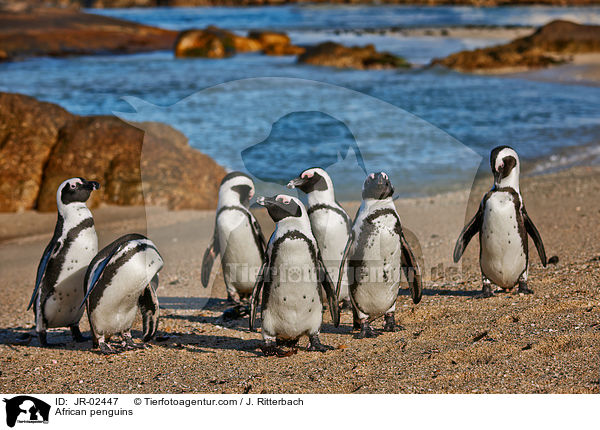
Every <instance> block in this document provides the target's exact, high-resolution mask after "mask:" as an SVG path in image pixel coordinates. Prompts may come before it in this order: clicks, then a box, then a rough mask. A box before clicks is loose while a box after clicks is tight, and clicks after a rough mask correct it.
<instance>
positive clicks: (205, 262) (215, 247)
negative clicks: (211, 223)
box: [200, 225, 219, 288]
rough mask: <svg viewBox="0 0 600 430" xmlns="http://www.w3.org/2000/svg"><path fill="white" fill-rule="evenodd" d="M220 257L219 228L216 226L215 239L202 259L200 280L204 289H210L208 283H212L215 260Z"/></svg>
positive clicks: (213, 238)
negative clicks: (211, 276) (211, 277)
mask: <svg viewBox="0 0 600 430" xmlns="http://www.w3.org/2000/svg"><path fill="white" fill-rule="evenodd" d="M217 255H219V237H218V232H217V226H216V225H215V232H214V234H213V237H212V239H211V241H210V243H209V245H208V248H206V251H204V257H203V258H202V272H201V274H200V280H201V282H202V286H203V287H204V288H206V287H208V282H209V281H210V274H211V272H212V267H213V264H214V262H215V258H217Z"/></svg>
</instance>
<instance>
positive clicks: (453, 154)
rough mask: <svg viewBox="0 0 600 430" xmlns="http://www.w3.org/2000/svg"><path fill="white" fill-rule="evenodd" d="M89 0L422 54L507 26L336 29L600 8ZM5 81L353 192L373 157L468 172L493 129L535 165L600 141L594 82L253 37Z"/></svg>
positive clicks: (409, 175)
mask: <svg viewBox="0 0 600 430" xmlns="http://www.w3.org/2000/svg"><path fill="white" fill-rule="evenodd" d="M94 12H96V13H103V14H108V15H111V16H115V17H120V18H125V19H130V20H135V21H138V22H142V23H146V24H151V25H157V26H161V27H165V28H172V29H184V28H190V27H204V26H206V25H209V24H216V25H218V26H221V27H226V28H229V29H232V30H235V31H246V30H248V29H253V28H271V29H278V30H283V31H287V32H288V33H289V34H290V35H291V37H292V41H293V42H294V43H299V44H302V43H316V42H319V41H324V40H332V39H333V40H338V41H342V42H344V43H350V44H365V43H374V44H375V45H376V46H377V47H378V48H379V49H385V50H388V51H391V52H394V53H396V54H399V55H403V56H405V57H406V58H407V59H409V60H410V61H412V62H415V63H419V64H426V63H428V62H429V61H430V60H431V59H432V58H434V57H442V56H445V55H448V54H449V53H451V52H455V51H458V50H461V49H470V48H473V47H478V46H486V45H490V44H495V43H502V42H504V41H503V40H499V39H497V38H489V39H460V38H439V37H405V36H402V35H401V34H399V33H397V32H393V31H392V32H382V33H383V34H379V33H375V34H373V33H369V34H364V35H360V34H356V33H347V32H341V33H340V32H338V31H336V30H340V29H390V28H396V27H423V26H425V27H429V26H463V25H515V26H529V25H539V24H544V23H545V22H548V21H550V20H551V19H555V18H567V19H572V20H577V21H579V22H589V23H596V22H599V21H600V7H589V8H543V7H520V8H510V7H506V8H481V9H480V8H470V7H399V6H335V7H333V6H330V7H326V6H297V5H296V6H284V7H252V8H198V9H113V10H103V11H94ZM0 90H2V91H12V92H19V93H25V94H29V95H32V96H34V97H36V98H39V99H43V100H47V101H51V102H54V103H58V104H60V105H61V106H63V107H65V108H66V109H68V110H70V111H71V112H74V113H77V114H82V115H91V114H112V113H115V114H117V115H119V116H121V117H122V118H124V119H126V120H132V121H147V120H152V121H162V122H166V123H168V124H171V125H173V126H174V127H176V128H177V129H179V130H180V131H182V132H183V133H184V134H185V135H186V136H187V137H188V138H189V140H190V144H191V145H192V146H194V147H196V148H198V149H200V150H202V151H203V152H205V153H207V154H209V155H210V156H212V157H213V158H214V159H215V160H217V162H219V163H220V164H222V165H224V166H226V167H227V168H229V169H241V170H245V171H247V172H249V173H251V174H252V175H253V176H254V177H255V178H256V179H257V181H258V183H259V187H258V188H259V190H258V191H259V192H261V191H264V192H267V191H268V192H272V191H275V190H279V189H281V186H282V184H285V183H286V182H287V181H288V180H289V179H290V178H291V177H293V176H295V175H297V174H298V173H299V172H300V171H301V170H303V169H304V168H308V167H313V166H317V165H319V166H324V167H327V168H328V170H330V171H331V173H332V176H333V179H334V182H335V184H336V191H337V197H338V199H341V200H347V199H352V200H356V199H359V198H360V187H361V184H362V181H363V180H364V177H365V174H366V173H367V172H371V171H377V170H384V171H386V172H387V173H388V174H389V175H390V177H391V179H392V182H393V183H394V185H395V188H396V191H397V193H398V194H399V195H403V196H406V195H422V194H429V193H434V192H438V191H443V190H447V189H453V188H456V187H458V186H465V185H468V184H469V183H470V181H472V179H473V176H474V174H475V172H476V171H477V169H478V168H479V167H480V166H483V167H482V168H483V169H486V168H487V167H486V166H487V157H488V154H489V151H490V149H491V148H493V147H494V146H496V145H504V144H508V145H511V146H513V147H514V148H515V149H517V151H518V152H519V154H520V155H521V157H522V158H523V161H524V163H523V164H524V165H525V166H528V165H529V166H530V170H532V171H535V172H538V173H539V171H540V170H542V171H544V170H546V169H552V168H562V167H567V166H568V165H571V164H581V163H585V162H589V161H590V157H586V156H585V155H582V152H583V151H591V152H590V154H595V153H597V151H596V149H597V145H598V142H599V141H600V88H597V87H586V86H577V85H565V84H558V83H547V82H533V81H528V80H524V79H520V78H509V77H493V76H477V75H468V74H460V73H455V72H451V71H447V70H443V69H438V68H433V69H427V68H418V69H415V70H400V71H390V70H386V71H357V70H336V69H330V68H321V67H312V66H304V65H298V64H296V62H295V58H293V57H268V56H263V55H261V54H257V53H249V54H241V55H237V56H235V57H233V58H228V59H224V60H211V59H185V60H181V59H175V58H174V57H173V55H172V53H171V52H153V53H145V54H134V55H110V56H86V57H73V58H61V59H50V58H39V59H29V60H25V61H20V62H14V63H4V64H0ZM570 148H571V152H569V149H570ZM573 153H577V154H578V156H573ZM539 160H543V162H542V161H539ZM569 160H574V161H573V162H571V161H569ZM596 160H597V157H596ZM535 166H538V168H537V170H536V168H535ZM539 166H544V167H543V169H540V168H539Z"/></svg>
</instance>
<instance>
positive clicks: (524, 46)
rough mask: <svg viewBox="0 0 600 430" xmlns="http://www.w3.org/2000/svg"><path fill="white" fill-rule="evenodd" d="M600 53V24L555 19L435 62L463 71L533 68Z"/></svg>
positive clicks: (434, 61) (433, 62) (434, 62)
mask: <svg viewBox="0 0 600 430" xmlns="http://www.w3.org/2000/svg"><path fill="white" fill-rule="evenodd" d="M589 52H600V26H598V25H580V24H575V23H573V22H569V21H561V20H559V21H552V22H550V23H549V24H546V25H544V26H543V27H540V28H539V29H538V30H536V31H535V32H534V33H533V34H531V35H530V36H526V37H521V38H519V39H515V40H513V41H512V42H510V43H507V44H504V45H499V46H492V47H489V48H483V49H476V50H473V51H462V52H457V53H455V54H452V55H450V56H448V57H446V58H443V59H435V60H433V61H432V64H440V65H442V66H445V67H449V68H452V69H455V70H459V71H467V72H469V71H476V70H488V71H489V70H502V69H532V68H541V67H547V66H551V65H555V64H562V63H564V62H567V61H569V59H570V56H571V55H573V54H582V53H589Z"/></svg>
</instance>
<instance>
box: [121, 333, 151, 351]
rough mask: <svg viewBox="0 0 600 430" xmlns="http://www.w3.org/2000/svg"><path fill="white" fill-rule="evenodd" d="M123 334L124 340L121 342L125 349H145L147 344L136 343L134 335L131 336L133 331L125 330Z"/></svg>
mask: <svg viewBox="0 0 600 430" xmlns="http://www.w3.org/2000/svg"><path fill="white" fill-rule="evenodd" d="M122 336H123V342H122V343H121V348H123V349H125V350H132V349H145V348H146V346H145V344H143V343H135V342H134V341H133V337H131V332H125V333H123V334H122Z"/></svg>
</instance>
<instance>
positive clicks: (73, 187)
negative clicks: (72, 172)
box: [69, 183, 77, 190]
mask: <svg viewBox="0 0 600 430" xmlns="http://www.w3.org/2000/svg"><path fill="white" fill-rule="evenodd" d="M76 186H77V185H75V184H74V183H72V184H69V187H70V188H71V189H72V190H74V189H75V187H76Z"/></svg>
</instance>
